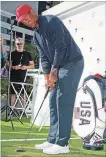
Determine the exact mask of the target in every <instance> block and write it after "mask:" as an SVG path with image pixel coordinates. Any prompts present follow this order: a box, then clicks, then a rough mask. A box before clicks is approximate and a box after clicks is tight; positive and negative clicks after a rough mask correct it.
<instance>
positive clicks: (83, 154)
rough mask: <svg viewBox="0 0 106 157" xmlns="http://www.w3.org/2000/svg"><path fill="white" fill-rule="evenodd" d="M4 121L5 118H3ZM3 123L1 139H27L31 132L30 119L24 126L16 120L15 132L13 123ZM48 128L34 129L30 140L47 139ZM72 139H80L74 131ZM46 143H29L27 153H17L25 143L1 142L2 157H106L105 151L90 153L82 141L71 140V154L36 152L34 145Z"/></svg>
mask: <svg viewBox="0 0 106 157" xmlns="http://www.w3.org/2000/svg"><path fill="white" fill-rule="evenodd" d="M3 119H4V118H3ZM3 119H2V121H1V139H2V140H3V139H25V138H26V135H27V133H28V131H29V128H30V126H31V123H29V122H30V120H29V119H27V118H25V117H24V118H23V119H22V122H23V123H24V124H23V125H22V124H21V123H20V122H19V121H17V120H16V118H15V119H14V120H13V124H14V128H15V130H12V128H11V123H10V121H9V122H5V121H3ZM48 130H49V128H48V127H43V129H42V130H41V131H40V132H39V127H35V126H34V127H33V128H32V131H31V133H30V135H29V137H28V138H34V139H35V138H47V134H48ZM72 137H78V136H77V135H76V133H75V132H74V131H73V130H72ZM42 142H44V141H39V140H37V141H27V142H26V145H25V146H24V148H25V149H26V150H27V151H26V152H23V153H22V152H21V153H20V152H15V150H16V149H20V148H21V147H22V144H23V141H19V142H17V141H16V142H10V141H6V142H1V157H56V156H58V157H105V155H106V154H105V150H106V146H105V149H104V150H103V151H90V150H85V149H83V148H82V142H81V140H70V143H69V144H70V153H69V154H64V155H46V154H43V153H42V151H40V150H35V149H34V145H35V144H39V143H42Z"/></svg>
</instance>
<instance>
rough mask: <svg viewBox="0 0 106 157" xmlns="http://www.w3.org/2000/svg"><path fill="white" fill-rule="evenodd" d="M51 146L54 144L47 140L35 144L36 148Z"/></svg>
mask: <svg viewBox="0 0 106 157" xmlns="http://www.w3.org/2000/svg"><path fill="white" fill-rule="evenodd" d="M51 146H53V144H52V143H49V142H47V141H46V142H44V143H42V144H37V145H35V149H41V150H42V149H46V148H49V147H51Z"/></svg>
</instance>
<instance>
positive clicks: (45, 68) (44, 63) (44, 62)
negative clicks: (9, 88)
mask: <svg viewBox="0 0 106 157" xmlns="http://www.w3.org/2000/svg"><path fill="white" fill-rule="evenodd" d="M33 42H34V44H36V47H37V50H38V52H39V55H40V59H41V66H42V69H43V72H44V74H49V73H50V70H51V63H50V61H49V59H48V58H47V56H46V55H45V53H44V52H43V50H42V48H41V47H40V44H39V41H38V40H37V38H36V35H35V34H34V38H33Z"/></svg>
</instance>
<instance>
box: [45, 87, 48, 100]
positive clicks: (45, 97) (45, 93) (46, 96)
mask: <svg viewBox="0 0 106 157" xmlns="http://www.w3.org/2000/svg"><path fill="white" fill-rule="evenodd" d="M48 93H49V87H48V89H47V91H46V93H45V96H44V99H45V98H46V97H47V95H48Z"/></svg>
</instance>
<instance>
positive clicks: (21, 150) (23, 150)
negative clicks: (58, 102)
mask: <svg viewBox="0 0 106 157" xmlns="http://www.w3.org/2000/svg"><path fill="white" fill-rule="evenodd" d="M48 93H49V88H48V89H47V91H46V93H45V95H44V98H43V101H42V103H41V106H40V108H39V110H38V112H37V114H36V116H35V118H34V120H33V123H32V125H31V127H30V129H29V131H28V134H27V136H26V138H25V141H24V143H23V145H22V148H21V149H16V150H15V151H16V152H26V151H27V150H25V149H24V145H25V143H26V140H27V138H28V136H29V134H30V132H31V130H32V127H33V125H34V122H35V120H36V118H37V116H38V114H39V111H40V109H41V107H42V105H43V103H44V101H45V99H46V97H47V95H48Z"/></svg>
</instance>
